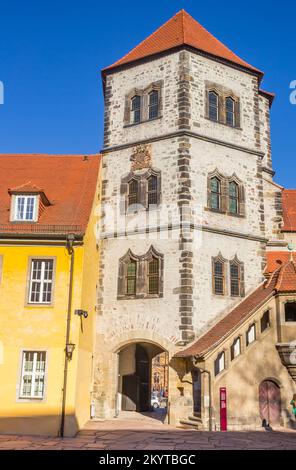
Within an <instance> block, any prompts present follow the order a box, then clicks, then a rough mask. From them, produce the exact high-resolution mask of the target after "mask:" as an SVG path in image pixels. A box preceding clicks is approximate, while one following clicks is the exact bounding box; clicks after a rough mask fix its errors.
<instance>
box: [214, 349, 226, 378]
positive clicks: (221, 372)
mask: <svg viewBox="0 0 296 470" xmlns="http://www.w3.org/2000/svg"><path fill="white" fill-rule="evenodd" d="M227 353H228V351H227V349H222V350H221V351H219V352H218V353H217V354H216V356H215V358H214V360H213V369H214V377H218V376H219V377H220V376H221V374H223V372H225V371H226V370H227V369H228V357H227ZM222 355H224V367H223V369H221V370H219V371H218V370H217V369H216V361H218V360H219V358H220V357H221V356H222Z"/></svg>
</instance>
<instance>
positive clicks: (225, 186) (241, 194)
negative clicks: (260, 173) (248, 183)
mask: <svg viewBox="0 0 296 470" xmlns="http://www.w3.org/2000/svg"><path fill="white" fill-rule="evenodd" d="M212 178H217V179H218V180H219V181H220V185H221V201H220V208H219V209H214V208H212V207H211V180H212ZM232 182H234V183H236V184H237V185H238V213H233V212H230V210H229V183H232ZM207 195H208V197H207V206H206V207H205V210H206V211H211V212H216V213H218V214H225V215H229V216H231V217H245V216H246V214H245V189H244V186H243V183H242V181H241V179H240V178H239V177H238V176H237V175H236V173H233V174H232V175H231V176H227V175H223V174H222V173H220V172H219V170H218V168H215V170H214V171H212V172H211V173H209V174H208V176H207Z"/></svg>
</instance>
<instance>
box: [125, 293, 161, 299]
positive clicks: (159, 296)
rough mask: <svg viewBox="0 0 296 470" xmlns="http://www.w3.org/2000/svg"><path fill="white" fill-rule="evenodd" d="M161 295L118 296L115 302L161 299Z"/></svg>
mask: <svg viewBox="0 0 296 470" xmlns="http://www.w3.org/2000/svg"><path fill="white" fill-rule="evenodd" d="M161 298H163V294H136V295H118V296H117V300H140V299H141V300H143V299H144V300H145V299H161Z"/></svg>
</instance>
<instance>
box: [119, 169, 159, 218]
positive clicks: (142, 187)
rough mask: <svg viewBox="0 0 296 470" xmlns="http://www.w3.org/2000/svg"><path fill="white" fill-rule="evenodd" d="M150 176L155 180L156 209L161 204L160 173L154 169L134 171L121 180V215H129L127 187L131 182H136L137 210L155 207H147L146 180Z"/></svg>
mask: <svg viewBox="0 0 296 470" xmlns="http://www.w3.org/2000/svg"><path fill="white" fill-rule="evenodd" d="M150 176H155V177H156V178H157V204H156V206H157V207H158V206H159V204H160V203H161V171H160V170H158V169H156V168H148V169H144V170H135V171H131V172H130V173H128V174H127V175H126V176H124V177H123V178H122V179H121V185H120V197H121V211H120V213H121V214H127V215H128V214H129V210H128V209H129V205H128V186H129V183H130V182H131V181H132V180H136V181H138V192H139V194H138V200H139V202H138V205H139V206H140V207H139V210H140V209H145V210H146V211H147V210H149V209H150V210H151V208H154V206H155V205H152V206H151V207H150V206H148V179H149V177H150ZM135 212H138V211H132V212H130V214H134V213H135Z"/></svg>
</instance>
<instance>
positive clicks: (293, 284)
mask: <svg viewBox="0 0 296 470" xmlns="http://www.w3.org/2000/svg"><path fill="white" fill-rule="evenodd" d="M274 282H275V286H274V289H275V290H276V292H279V293H285V292H296V264H295V262H294V261H287V262H286V263H285V264H283V265H282V266H281V267H280V268H279V269H278V270H276V271H274V272H273V274H272V275H271V277H270V279H269V281H268V282H267V286H266V287H267V288H268V287H269V284H270V283H271V284H272V285H273V284H274Z"/></svg>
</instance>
